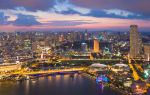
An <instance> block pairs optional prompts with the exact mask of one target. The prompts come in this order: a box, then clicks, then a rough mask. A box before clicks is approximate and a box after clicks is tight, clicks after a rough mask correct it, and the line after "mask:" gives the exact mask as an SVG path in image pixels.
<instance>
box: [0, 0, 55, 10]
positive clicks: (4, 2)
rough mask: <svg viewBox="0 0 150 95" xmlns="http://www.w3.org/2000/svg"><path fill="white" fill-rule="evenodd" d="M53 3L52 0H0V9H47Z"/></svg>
mask: <svg viewBox="0 0 150 95" xmlns="http://www.w3.org/2000/svg"><path fill="white" fill-rule="evenodd" d="M53 4H54V0H0V9H13V8H15V7H25V8H26V9H28V10H32V11H36V10H48V9H49V8H50V7H51V6H53Z"/></svg>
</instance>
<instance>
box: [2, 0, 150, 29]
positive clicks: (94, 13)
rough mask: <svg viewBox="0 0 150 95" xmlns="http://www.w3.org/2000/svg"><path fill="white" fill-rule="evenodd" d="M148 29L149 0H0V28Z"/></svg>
mask: <svg viewBox="0 0 150 95" xmlns="http://www.w3.org/2000/svg"><path fill="white" fill-rule="evenodd" d="M132 24H136V25H138V26H139V29H140V30H141V31H149V30H150V0H0V31H30V30H40V31H42V30H43V31H45V30H84V29H88V30H114V31H127V30H129V26H130V25H132Z"/></svg>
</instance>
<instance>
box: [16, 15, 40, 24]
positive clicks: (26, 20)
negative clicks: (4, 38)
mask: <svg viewBox="0 0 150 95" xmlns="http://www.w3.org/2000/svg"><path fill="white" fill-rule="evenodd" d="M13 24H14V25H17V26H32V25H40V24H41V23H40V22H38V21H37V20H36V18H35V17H34V16H32V15H22V14H18V18H17V19H16V20H15V21H13Z"/></svg>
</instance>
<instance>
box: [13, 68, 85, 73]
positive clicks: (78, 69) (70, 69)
mask: <svg viewBox="0 0 150 95" xmlns="http://www.w3.org/2000/svg"><path fill="white" fill-rule="evenodd" d="M84 69H86V68H84V67H80V68H69V69H54V70H41V71H30V72H29V71H28V72H25V71H23V70H22V71H18V72H14V73H12V74H21V75H35V74H52V73H58V72H71V71H83V70H84Z"/></svg>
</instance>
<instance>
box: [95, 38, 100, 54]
mask: <svg viewBox="0 0 150 95" xmlns="http://www.w3.org/2000/svg"><path fill="white" fill-rule="evenodd" d="M94 52H100V48H99V40H98V39H94Z"/></svg>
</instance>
